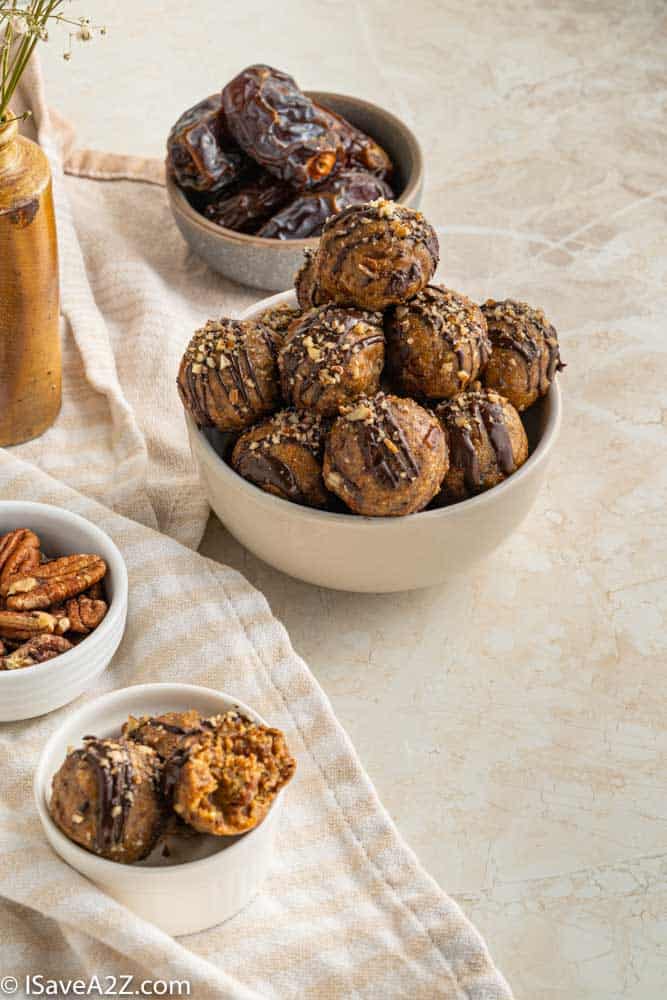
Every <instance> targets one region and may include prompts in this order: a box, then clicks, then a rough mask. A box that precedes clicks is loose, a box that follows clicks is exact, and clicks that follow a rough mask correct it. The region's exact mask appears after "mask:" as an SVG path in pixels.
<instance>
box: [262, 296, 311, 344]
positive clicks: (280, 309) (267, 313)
mask: <svg viewBox="0 0 667 1000" xmlns="http://www.w3.org/2000/svg"><path fill="white" fill-rule="evenodd" d="M300 316H301V309H298V308H296V306H290V305H288V304H287V302H281V303H280V305H277V306H271V307H270V308H269V309H265V310H264V312H262V313H260V314H259V316H258V317H257V322H258V323H263V324H264V326H268V328H269V330H272V331H273V333H274V334H275V335H276V338H277V343H278V346H280V345H281V344H282V343H283V341H284V339H285V336H286V334H287V331H288V330H289V328H290V326H291V324H292V323H293V322H294V321H295V320H297V319H299V317H300Z"/></svg>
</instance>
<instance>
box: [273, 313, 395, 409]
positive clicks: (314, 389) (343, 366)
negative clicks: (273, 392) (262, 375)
mask: <svg viewBox="0 0 667 1000" xmlns="http://www.w3.org/2000/svg"><path fill="white" fill-rule="evenodd" d="M375 344H382V345H383V346H384V333H383V331H382V316H381V314H380V313H371V312H365V311H364V310H361V309H338V308H336V307H333V306H320V307H318V308H314V309H311V310H309V311H308V312H307V313H306V314H305V315H304V316H303V318H302V319H301V320H300V321H299V322H298V323H296V324H295V325H294V326H293V327H292V328H291V330H290V333H289V335H288V337H287V339H286V341H285V344H284V345H283V348H282V350H281V352H280V369H281V376H282V382H283V392H284V393H285V395H286V396H288V397H290V398H291V399H292V400H293V402H294V403H295V405H297V406H311V407H312V406H316V405H317V403H318V402H319V400H320V399H321V398H322V396H324V395H325V394H326V392H327V390H328V389H333V390H335V391H336V393H335V394H336V396H337V397H339V396H340V394H341V391H342V393H343V397H345V395H346V388H347V387H346V379H348V380H349V379H350V378H351V373H350V371H349V365H350V360H351V359H352V358H353V357H354V356H355V355H357V354H359V353H360V352H362V351H365V350H366V349H367V348H369V347H372V346H373V345H375ZM374 361H375V355H373V356H372V357H370V358H369V362H368V363H369V366H371V370H370V372H369V375H370V376H371V378H372V376H373V374H374V372H373V367H374ZM377 374H378V375H379V372H378V373H377ZM364 388H366V387H364ZM348 398H349V396H348ZM334 402H336V400H334Z"/></svg>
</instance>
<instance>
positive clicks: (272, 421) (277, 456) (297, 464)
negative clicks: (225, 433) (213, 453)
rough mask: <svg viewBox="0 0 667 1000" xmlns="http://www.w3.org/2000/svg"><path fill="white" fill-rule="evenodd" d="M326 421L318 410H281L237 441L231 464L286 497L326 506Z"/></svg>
mask: <svg viewBox="0 0 667 1000" xmlns="http://www.w3.org/2000/svg"><path fill="white" fill-rule="evenodd" d="M326 429H327V424H326V423H325V422H324V421H323V419H322V417H320V416H319V415H318V414H317V413H304V412H301V413H299V412H297V411H296V410H282V411H281V412H280V413H276V414H275V415H274V416H273V417H270V418H269V419H268V420H265V421H263V422H262V423H261V424H257V426H255V427H252V428H250V430H248V431H246V432H245V434H242V435H241V437H240V438H239V440H238V441H237V442H236V445H235V447H234V451H233V452H232V467H233V468H234V469H235V470H236V471H237V472H238V474H239V475H240V476H243V478H244V479H247V480H249V481H250V482H251V483H254V484H255V486H259V488H260V489H262V490H265V491H266V492H267V493H272V494H273V495H274V496H277V497H281V498H282V499H283V500H291V501H292V503H299V504H303V505H304V506H306V507H320V508H323V507H326V506H327V503H328V500H329V496H328V494H327V491H326V489H325V487H324V482H323V480H322V455H323V451H324V434H325V431H326Z"/></svg>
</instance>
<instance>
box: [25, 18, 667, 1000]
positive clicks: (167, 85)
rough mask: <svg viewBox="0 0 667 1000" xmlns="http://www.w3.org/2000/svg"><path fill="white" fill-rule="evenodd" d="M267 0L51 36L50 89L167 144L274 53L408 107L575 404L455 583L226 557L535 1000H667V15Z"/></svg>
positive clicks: (497, 275) (111, 136)
mask: <svg viewBox="0 0 667 1000" xmlns="http://www.w3.org/2000/svg"><path fill="white" fill-rule="evenodd" d="M97 6H98V7H99V6H101V5H97ZM260 6H261V7H262V9H261V12H260V11H259V10H258V8H257V5H250V6H248V5H245V6H244V5H232V6H231V7H230V5H225V6H224V7H221V6H219V5H211V4H208V3H206V2H205V0H192V2H191V3H189V4H188V5H184V4H182V3H180V2H176V0H165V2H162V3H161V4H160V5H159V11H157V10H156V7H157V5H151V4H144V5H138V4H136V3H130V2H129V0H117V3H116V4H115V5H114V6H113V9H112V10H111V11H110V12H109V13H108V14H107V12H104V14H103V16H105V17H106V16H108V18H109V20H108V22H107V24H108V29H109V32H108V36H107V38H106V39H105V40H104V41H101V42H99V43H95V47H94V48H90V49H89V48H85V49H84V48H80V49H79V48H77V49H75V53H74V57H73V59H72V61H71V62H69V63H64V62H63V60H62V56H61V51H62V50H61V48H59V44H60V43H59V41H58V40H56V39H55V38H54V39H52V40H51V42H50V43H49V46H48V47H47V49H46V54H45V55H44V57H43V60H44V66H45V71H46V78H47V84H48V87H49V95H50V100H51V103H52V104H54V105H55V106H56V107H58V109H59V111H60V112H61V113H62V114H63V115H64V116H66V117H67V118H69V119H70V120H72V121H73V122H74V123H75V124H76V126H77V129H78V135H79V144H80V145H88V146H92V147H94V148H98V149H104V150H110V151H114V152H125V153H136V154H145V155H161V151H162V145H163V138H164V135H165V133H166V131H167V129H168V127H169V125H170V124H171V123H172V121H173V120H174V119H175V118H176V117H177V115H178V113H179V112H180V111H181V110H182V109H183V108H185V107H186V106H188V105H189V104H191V103H194V101H195V100H196V99H198V98H200V97H201V96H202V95H204V94H207V93H209V92H211V91H213V90H215V89H216V88H217V87H219V86H220V85H221V84H222V83H224V82H225V81H226V80H227V79H228V78H229V77H231V76H232V75H233V74H234V73H235V72H236V71H237V70H238V69H240V68H241V67H242V66H243V65H245V64H247V63H250V62H256V61H262V60H263V61H267V62H271V63H273V64H274V65H277V66H280V67H282V68H285V69H288V70H289V71H291V72H292V73H293V74H294V75H295V76H296V77H297V79H298V80H299V82H300V83H301V84H302V85H303V86H305V87H317V88H319V89H331V90H339V91H342V92H347V93H353V94H357V95H359V96H361V97H365V98H368V99H370V100H375V101H377V102H379V103H382V104H384V105H385V106H387V107H389V108H390V109H391V110H393V111H394V112H396V113H397V114H398V115H400V116H402V117H403V118H405V119H406V120H407V121H408V122H409V123H410V124H411V125H412V126H413V128H414V129H415V131H416V132H417V134H418V135H419V137H420V139H421V141H422V143H423V146H424V150H425V153H426V156H427V163H428V172H427V179H426V191H425V198H424V204H423V208H424V210H425V212H426V214H427V216H428V217H429V219H430V220H432V221H433V222H434V223H435V224H436V225H437V226H438V229H439V235H440V239H441V247H442V264H441V268H440V273H439V277H440V278H441V280H443V281H445V282H446V283H447V284H448V285H450V286H452V287H454V288H456V289H459V290H461V291H463V292H466V293H468V294H469V295H471V296H473V297H476V298H482V297H487V296H494V297H498V298H502V297H505V296H507V295H511V296H513V297H519V298H523V299H525V300H527V301H528V302H530V303H532V304H534V305H539V306H542V307H543V308H544V309H545V311H546V313H547V315H548V316H549V318H550V319H551V320H552V321H553V322H554V324H555V325H556V326H557V328H558V330H559V333H560V338H561V344H562V353H563V357H564V360H565V361H566V362H567V363H568V367H567V369H566V370H565V372H564V373H563V375H562V376H561V379H562V381H561V385H562V388H563V391H564V406H565V419H564V426H563V431H562V436H561V440H560V443H559V446H558V448H557V452H556V456H555V458H554V461H553V464H552V466H551V476H550V480H549V484H548V486H547V487H546V488H545V489H543V491H542V493H541V494H540V496H539V498H538V501H537V503H536V505H535V508H534V509H533V511H532V513H531V514H530V516H529V518H528V519H527V520H526V522H525V523H524V525H523V526H522V528H521V529H520V530H519V531H518V532H517V533H516V534H515V535H514V536H513V537H512V538H510V539H509V540H508V541H507V542H506V543H505V544H504V545H503V546H502V548H501V549H499V550H498V551H497V552H495V553H493V554H490V555H489V557H488V559H487V560H486V561H485V562H484V563H483V564H482V565H480V566H479V567H478V568H477V569H475V570H474V572H472V573H471V574H470V575H468V576H464V577H460V578H457V580H456V581H455V582H452V584H451V585H449V586H444V587H442V588H437V589H432V590H427V591H422V592H415V593H408V594H396V595H388V596H355V595H350V594H343V593H335V592H332V591H325V590H319V589H317V588H314V587H310V586H307V585H305V584H300V583H298V582H296V581H294V580H291V579H288V578H286V577H284V576H282V575H281V574H279V573H277V572H275V571H273V570H271V569H270V568H269V567H267V566H266V565H263V564H262V563H260V562H258V561H257V560H256V559H255V558H253V557H252V556H250V555H249V554H248V553H247V552H246V551H244V550H243V549H242V548H241V547H240V546H239V545H238V544H237V543H236V542H235V541H234V540H233V539H231V538H230V537H229V535H228V534H227V533H226V532H225V531H224V529H222V527H221V526H220V524H219V523H218V522H217V521H216V520H214V519H212V520H211V522H210V525H209V529H208V531H207V535H206V538H205V540H204V544H203V551H205V552H206V553H207V554H208V555H211V556H213V557H214V558H216V559H220V560H224V561H226V562H228V563H230V564H231V565H233V566H235V567H237V568H238V569H240V570H241V571H242V572H243V573H245V574H246V576H247V577H248V578H249V579H250V580H251V581H252V582H253V583H255V584H256V585H257V586H258V587H259V588H260V589H261V590H262V591H263V592H264V593H265V594H266V596H267V598H268V600H269V602H270V603H271V606H272V608H273V610H274V612H275V613H276V614H277V616H278V617H279V618H281V619H282V621H283V622H284V623H285V624H286V626H287V628H288V630H289V632H290V634H291V637H292V641H293V643H294V645H295V647H296V649H297V650H298V651H299V652H300V653H301V654H302V655H303V656H304V657H305V659H306V660H307V661H308V663H309V664H310V666H311V668H312V669H313V671H314V673H315V674H316V676H317V677H318V679H319V681H320V683H321V684H322V686H323V687H324V689H325V690H326V691H327V693H328V695H329V696H330V698H331V700H332V702H333V704H334V707H335V710H336V712H337V714H338V716H339V718H340V719H341V721H342V722H343V724H344V725H345V726H346V727H347V729H348V731H349V732H350V735H351V737H352V740H353V742H354V743H355V745H356V747H357V749H358V751H359V754H360V756H361V758H362V760H363V762H364V764H365V765H366V767H367V769H368V771H369V772H370V774H371V777H372V778H373V780H374V781H375V783H376V785H377V787H378V789H379V792H380V795H381V797H382V799H383V801H384V802H385V804H386V806H387V808H388V809H389V811H390V812H391V814H392V816H393V817H394V819H395V820H396V822H397V824H398V826H399V828H400V829H401V831H402V832H403V834H404V835H405V837H406V838H407V840H408V841H409V843H410V844H411V845H412V846H413V847H414V849H415V850H416V852H417V854H418V855H419V857H420V858H421V859H422V861H423V862H424V864H425V866H426V867H427V869H428V870H429V871H430V872H431V873H432V874H433V875H434V876H435V877H436V878H437V879H438V880H439V881H440V883H441V884H442V885H443V886H444V888H445V889H447V890H448V891H449V892H450V893H451V894H453V895H454V896H455V897H456V898H457V899H458V900H459V902H460V903H461V905H462V906H463V907H464V909H465V910H466V911H467V912H468V913H469V914H470V916H471V917H472V919H473V920H474V921H475V923H476V924H477V926H478V927H479V928H480V930H481V931H482V932H483V933H484V934H485V936H486V937H487V940H488V942H489V946H490V948H491V950H492V952H493V954H494V955H495V957H496V959H497V961H498V963H499V965H500V967H501V968H502V969H503V970H504V972H505V974H506V975H507V977H508V979H509V980H510V982H511V983H512V984H513V987H514V990H515V992H516V995H517V997H518V998H529V997H530V998H532V1000H540V998H545V1000H546V998H548V1000H573V998H575V997H576V998H577V1000H621V998H622V1000H658V998H659V997H661V996H665V995H667V951H666V949H665V938H664V928H665V920H667V885H666V880H665V874H666V872H667V855H666V854H665V845H666V839H665V830H666V827H665V822H666V818H667V817H666V815H665V808H664V774H665V754H666V752H667V737H666V733H665V717H666V713H665V690H664V683H663V682H664V664H665V662H666V659H667V658H666V648H665V647H666V645H667V643H666V640H665V635H666V632H665V603H666V602H665V594H666V587H665V568H664V567H665V559H666V557H667V532H666V531H665V527H666V524H665V512H664V508H665V487H666V485H667V483H666V479H667V475H666V472H665V470H666V469H667V453H666V452H667V449H666V438H665V413H666V412H667V399H666V396H665V386H664V383H665V375H666V370H665V364H664V360H665V354H664V351H665V348H664V343H665V335H664V322H665V320H664V317H665V313H666V311H667V295H666V293H665V288H666V280H665V279H666V278H667V274H666V272H667V245H666V241H665V232H666V230H665V215H666V208H667V176H666V174H665V150H666V148H667V146H666V137H667V136H666V132H667V130H666V126H665V117H664V103H665V93H666V91H667V73H666V68H665V60H664V53H665V45H666V42H667V39H666V38H665V12H664V8H662V5H660V4H657V3H651V2H648V0H645V2H644V0H639V2H636V3H632V4H628V3H626V2H625V0H601V2H598V3H585V4H582V3H577V2H575V0H559V2H557V3H551V2H546V0H498V2H495V3H491V4H488V3H481V2H479V0H476V2H463V0H458V2H455V0H415V2H414V3H412V4H411V5H410V8H409V17H408V14H407V11H406V8H405V7H404V5H401V4H398V3H394V4H387V3H385V2H382V0H365V2H360V3H356V4H352V3H343V4H338V3H333V2H331V0H317V2H306V0H288V2H286V3H284V4H280V5H269V4H265V5H260ZM94 7H95V5H92V6H91V9H90V11H89V12H90V13H91V15H92V17H93V19H94V20H95V19H96V18H97V17H98V11H96V10H94V9H92V8H94ZM661 362H662V364H661ZM661 668H662V669H661Z"/></svg>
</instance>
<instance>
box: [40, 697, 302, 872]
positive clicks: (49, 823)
mask: <svg viewBox="0 0 667 1000" xmlns="http://www.w3.org/2000/svg"><path fill="white" fill-rule="evenodd" d="M128 691H135V692H137V697H141V696H142V695H151V694H157V695H159V694H160V693H161V692H163V693H164V694H167V693H168V692H172V693H173V692H178V693H181V692H182V693H183V694H184V695H187V694H188V693H190V692H192V693H193V694H194V693H196V694H198V695H201V694H206V695H209V696H211V697H213V698H215V699H216V700H222V699H224V700H225V702H227V703H228V705H229V706H230V707H231V706H232V705H233V706H234V707H235V708H238V709H239V711H240V712H241V713H247V714H248V717H249V718H251V719H252V720H253V721H256V722H259V723H260V724H261V725H264V726H268V723H267V722H266V721H265V720H264V718H263V717H262V716H261V715H260V714H259V712H257V711H256V710H255V709H254V708H251V707H250V705H247V704H246V703H245V702H243V701H241V700H240V699H239V698H233V697H232V696H231V695H229V694H227V693H226V692H225V691H216V690H215V689H214V688H210V687H206V686H204V685H201V684H180V683H178V682H177V681H173V682H170V681H160V682H156V683H150V684H130V685H128V686H127V687H123V688H117V689H116V690H114V691H109V692H108V693H107V694H104V695H102V696H101V697H99V698H95V700H94V701H90V702H87V703H86V704H85V705H84V706H83V707H82V708H80V709H78V711H77V712H75V713H74V715H69V716H68V717H67V719H66V720H64V721H63V723H62V724H61V725H60V726H58V727H57V728H56V729H55V730H54V732H53V733H52V734H51V736H50V737H49V739H48V740H47V742H46V743H45V744H44V746H43V748H42V752H41V753H40V755H39V760H38V761H37V765H36V767H35V775H34V778H33V783H32V787H33V795H34V799H35V804H36V806H37V812H38V814H39V818H40V821H41V823H42V826H43V827H44V830H45V831H46V830H47V829H48V830H49V832H50V835H52V836H53V837H54V838H55V839H56V841H57V842H58V843H59V844H60V845H61V846H62V847H63V850H65V851H72V852H73V854H74V855H75V856H76V857H79V858H81V861H82V864H83V865H84V866H85V867H86V868H88V867H89V866H92V867H95V866H97V867H98V868H99V871H100V876H101V875H102V874H103V873H107V874H109V875H111V874H112V873H116V874H118V873H119V871H120V872H122V873H123V874H127V873H130V872H131V873H132V877H133V878H134V877H138V878H139V879H149V878H150V877H152V878H156V877H158V878H161V877H171V878H175V877H177V875H179V874H180V873H182V872H188V871H192V870H193V869H194V868H197V869H198V870H201V869H202V868H205V867H206V866H213V865H215V864H216V862H218V863H219V860H220V857H221V855H223V854H224V855H225V857H227V856H229V853H230V852H231V851H233V850H234V848H235V847H237V845H239V844H240V842H241V841H247V840H248V838H251V837H253V835H254V834H256V833H257V832H258V831H260V830H261V829H262V827H263V826H264V824H265V823H266V822H267V821H268V820H269V818H270V817H271V816H272V815H273V814H275V815H276V816H277V815H278V810H279V809H280V808H281V807H282V799H283V792H284V788H281V789H280V791H279V792H278V794H277V796H276V797H275V799H274V801H273V804H272V805H271V808H270V809H269V811H268V813H267V814H266V816H265V817H264V819H263V820H262V822H261V823H258V824H257V826H254V827H253V828H252V830H248V831H247V832H246V833H243V834H239V835H238V836H237V837H236V839H235V840H233V841H232V842H231V843H229V844H227V846H226V847H225V848H224V850H219V851H216V852H215V853H214V854H210V855H209V856H208V857H206V858H197V859H196V860H195V861H184V862H183V863H182V864H178V865H165V866H163V867H161V866H159V865H155V866H153V867H148V866H146V867H142V866H141V865H140V864H137V863H134V864H127V865H126V864H123V863H122V862H118V861H111V860H110V859H109V858H103V857H100V855H99V854H93V852H92V851H87V850H86V849H85V848H84V847H81V845H80V844H76V843H75V842H74V841H73V840H70V839H69V837H67V836H66V835H65V834H64V833H63V831H62V830H61V829H60V827H59V826H58V825H57V824H56V823H55V822H54V821H53V819H52V817H51V813H50V812H49V809H48V806H47V800H46V795H47V792H48V787H49V784H48V776H47V773H46V772H47V770H48V767H49V760H50V758H51V757H52V756H53V755H54V753H55V749H54V748H55V744H56V742H58V738H59V736H60V734H61V733H62V730H63V729H65V728H66V727H69V726H72V725H75V724H77V723H78V720H79V719H80V718H81V717H83V716H86V715H87V714H88V712H90V710H91V709H93V708H95V707H96V706H100V705H101V704H104V705H107V704H108V703H112V704H113V702H114V701H122V700H123V696H126V695H127V692H128ZM228 710H229V709H228ZM84 728H85V727H84ZM80 741H81V737H79V742H80ZM54 773H55V772H54ZM58 854H59V856H60V857H61V859H62V860H64V858H63V856H62V854H60V852H58ZM66 863H67V862H66ZM77 870H79V871H80V869H77ZM119 877H120V876H119Z"/></svg>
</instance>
